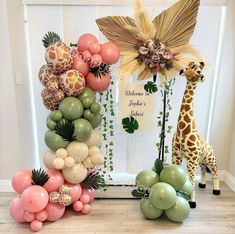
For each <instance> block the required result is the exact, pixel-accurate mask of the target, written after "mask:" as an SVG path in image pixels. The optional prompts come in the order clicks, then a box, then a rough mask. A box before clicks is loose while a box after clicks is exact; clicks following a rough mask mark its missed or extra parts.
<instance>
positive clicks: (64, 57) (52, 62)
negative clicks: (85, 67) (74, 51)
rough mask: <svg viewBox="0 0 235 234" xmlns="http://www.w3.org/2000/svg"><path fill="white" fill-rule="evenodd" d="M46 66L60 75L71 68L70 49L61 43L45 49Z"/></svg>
mask: <svg viewBox="0 0 235 234" xmlns="http://www.w3.org/2000/svg"><path fill="white" fill-rule="evenodd" d="M45 58H46V61H47V65H48V66H49V67H50V68H51V69H52V70H53V71H54V72H56V73H62V72H64V71H67V70H68V69H70V68H71V65H72V62H73V59H72V56H71V49H70V47H69V46H67V45H66V44H65V43H63V42H55V43H53V44H51V45H50V46H49V47H48V48H47V49H46V54H45Z"/></svg>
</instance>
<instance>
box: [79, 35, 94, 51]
mask: <svg viewBox="0 0 235 234" xmlns="http://www.w3.org/2000/svg"><path fill="white" fill-rule="evenodd" d="M93 43H98V40H97V38H96V36H94V35H92V34H91V33H85V34H83V35H81V36H80V38H79V39H78V43H77V48H78V51H79V52H83V51H84V50H88V49H89V46H90V45H91V44H93Z"/></svg>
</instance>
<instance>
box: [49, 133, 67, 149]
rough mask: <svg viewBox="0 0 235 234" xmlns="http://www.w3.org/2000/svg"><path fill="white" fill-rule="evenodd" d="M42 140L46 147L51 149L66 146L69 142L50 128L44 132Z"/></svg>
mask: <svg viewBox="0 0 235 234" xmlns="http://www.w3.org/2000/svg"><path fill="white" fill-rule="evenodd" d="M44 141H45V144H46V145H47V147H48V148H49V149H51V150H53V151H56V150H57V149H59V148H66V147H67V146H68V144H69V141H65V140H63V139H62V137H61V136H60V135H58V134H56V133H55V132H53V131H51V130H48V131H47V132H46V134H45V136H44Z"/></svg>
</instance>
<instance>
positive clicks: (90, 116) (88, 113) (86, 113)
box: [83, 109, 95, 121]
mask: <svg viewBox="0 0 235 234" xmlns="http://www.w3.org/2000/svg"><path fill="white" fill-rule="evenodd" d="M83 117H84V118H85V119H87V120H89V121H91V120H93V119H94V118H95V115H94V114H93V113H92V112H91V111H90V110H89V109H87V110H85V111H84V113H83Z"/></svg>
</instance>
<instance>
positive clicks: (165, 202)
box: [149, 182, 177, 210]
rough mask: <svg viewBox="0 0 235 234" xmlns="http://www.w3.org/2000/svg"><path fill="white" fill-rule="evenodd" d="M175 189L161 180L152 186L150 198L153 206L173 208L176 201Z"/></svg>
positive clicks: (161, 208)
mask: <svg viewBox="0 0 235 234" xmlns="http://www.w3.org/2000/svg"><path fill="white" fill-rule="evenodd" d="M176 198H177V195H176V191H175V189H174V188H173V187H172V186H171V185H169V184H167V183H163V182H159V183H157V184H155V185H153V187H151V190H150V194H149V200H150V202H151V204H152V205H153V206H155V207H156V208H158V209H160V210H166V209H169V208H171V207H172V206H173V205H174V204H175V202H176Z"/></svg>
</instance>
